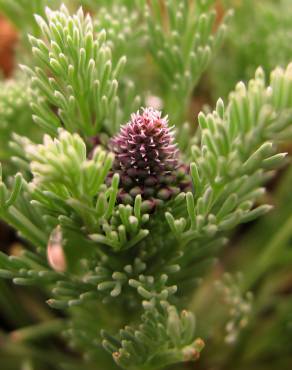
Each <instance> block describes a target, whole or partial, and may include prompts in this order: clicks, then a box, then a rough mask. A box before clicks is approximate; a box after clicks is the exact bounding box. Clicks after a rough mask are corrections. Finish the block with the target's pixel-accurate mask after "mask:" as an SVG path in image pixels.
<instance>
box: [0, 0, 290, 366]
mask: <svg viewBox="0 0 292 370" xmlns="http://www.w3.org/2000/svg"><path fill="white" fill-rule="evenodd" d="M213 3H214V2H213V1H212V0H211V1H197V2H195V1H184V2H181V1H167V2H159V1H156V0H153V1H151V2H145V1H137V2H129V1H119V2H118V3H116V2H115V3H114V2H111V1H110V2H103V1H101V2H99V3H98V4H96V3H95V2H92V1H87V2H86V4H87V6H88V7H89V8H90V9H92V11H96V14H92V15H89V14H87V13H84V11H83V10H82V9H81V8H80V9H79V10H78V11H77V12H76V13H75V14H74V15H71V13H70V12H69V10H68V9H67V8H66V7H65V5H62V6H61V8H60V10H57V11H53V10H51V9H49V8H46V11H45V12H44V11H43V8H42V11H41V12H40V14H41V15H36V16H35V18H36V21H37V24H38V30H39V31H37V32H36V33H35V34H34V36H32V35H31V36H30V37H29V40H30V43H31V46H32V60H31V62H30V63H29V66H22V70H23V72H25V73H26V74H27V75H28V77H29V81H30V87H28V83H27V80H15V81H14V82H4V83H1V84H2V85H1V86H3V88H1V92H0V94H1V96H0V98H1V99H0V127H1V130H3V132H6V135H7V136H6V137H7V138H9V139H11V142H10V145H9V148H10V149H9V150H10V151H11V153H12V154H13V156H12V158H11V159H12V161H13V163H14V165H16V166H17V168H18V170H19V172H18V173H17V174H16V175H15V176H14V177H7V179H4V177H3V178H2V176H1V179H0V217H1V219H2V220H4V221H5V222H6V223H8V224H9V225H11V226H12V227H14V228H15V229H16V230H17V232H18V234H19V236H20V238H21V239H22V240H24V241H25V242H24V243H26V245H25V248H23V249H22V251H21V252H20V253H18V254H16V255H15V254H14V255H13V254H12V255H9V254H8V253H7V254H6V253H3V252H1V253H0V276H1V277H3V278H5V279H8V280H12V281H13V282H14V283H15V284H16V285H21V286H30V285H37V286H38V287H39V288H40V289H41V290H42V291H43V292H44V294H45V295H46V297H47V298H48V299H47V303H48V305H49V306H50V307H51V308H53V309H59V310H62V311H63V313H64V314H65V317H64V318H62V319H61V320H60V321H61V322H62V325H59V321H57V324H56V326H54V325H53V328H54V329H51V331H50V330H49V329H48V325H47V326H46V325H45V326H42V325H41V326H40V327H37V328H36V329H35V331H34V330H33V329H32V328H28V329H23V330H26V331H21V332H20V333H18V334H19V335H20V337H21V336H23V337H24V338H25V337H26V338H30V340H31V339H32V338H38V335H40V336H42V335H44V333H47V334H48V335H49V333H51V332H57V333H58V332H60V331H62V332H63V335H64V338H65V339H66V340H67V342H68V343H69V345H70V346H71V347H72V348H74V350H75V351H80V352H82V353H84V354H85V356H86V358H87V359H88V361H90V359H91V362H89V365H88V366H89V367H88V368H89V369H96V368H97V366H98V367H100V366H103V367H104V368H107V369H111V368H113V369H114V368H116V367H115V366H116V365H115V364H117V365H118V366H120V367H122V368H124V369H133V370H138V369H141V370H143V369H145V370H151V369H153V370H154V369H159V368H163V367H169V366H171V365H173V364H175V363H178V362H188V361H195V360H197V359H198V357H199V354H200V352H201V350H202V349H203V346H204V342H203V340H202V339H199V338H198V337H201V336H202V337H203V338H204V341H205V339H206V340H207V341H208V340H209V339H210V341H209V342H211V343H212V340H213V341H214V342H215V343H216V339H217V338H216V334H214V332H216V327H219V328H220V330H221V332H222V326H223V325H222V323H225V322H226V321H227V322H229V324H228V327H227V328H226V329H227V337H226V338H225V339H226V341H227V342H229V343H231V342H233V345H234V347H233V348H234V353H232V349H231V350H230V352H231V355H230V357H229V359H231V360H232V359H234V358H236V348H237V347H236V345H237V341H238V340H239V338H241V337H243V338H244V335H247V334H246V331H247V330H248V328H249V327H252V325H254V322H255V321H256V320H255V318H256V315H257V312H258V311H257V310H256V305H257V304H258V301H257V297H255V303H254V302H253V305H255V308H254V306H253V309H251V295H250V293H248V292H249V291H250V290H251V288H253V287H254V285H255V284H256V283H258V281H259V280H260V279H262V276H263V274H264V273H265V272H266V269H267V268H268V269H271V268H272V267H273V266H274V262H275V261H277V264H280V260H278V259H276V258H275V255H276V254H277V251H278V250H279V249H278V248H284V246H286V244H287V238H289V236H290V234H291V231H290V229H291V227H290V226H291V224H290V223H291V220H290V219H288V221H287V222H286V223H285V224H284V226H285V227H284V229H283V230H282V229H281V230H280V233H279V235H278V234H276V236H275V238H276V239H275V240H274V239H272V241H271V243H270V244H267V249H266V251H265V253H263V254H262V256H261V258H258V259H257V262H256V263H255V264H254V266H255V268H254V271H252V272H251V273H250V274H249V273H247V274H246V275H247V279H246V281H245V280H244V279H243V280H238V279H235V278H232V277H231V275H227V276H229V277H225V278H224V279H223V283H222V287H223V288H222V296H224V295H225V300H226V302H225V303H227V305H228V306H229V308H231V317H230V316H228V314H226V313H225V314H222V317H220V319H221V321H220V323H219V325H218V326H216V325H215V326H216V327H215V329H213V328H211V329H210V326H212V325H210V324H209V326H208V325H206V327H204V325H203V324H202V323H203V322H204V320H205V317H206V319H208V318H210V317H211V316H212V314H213V312H214V311H216V313H217V309H214V310H211V309H210V307H207V309H206V308H205V310H204V311H205V312H203V314H204V315H205V316H204V315H202V317H199V319H198V320H197V321H198V327H196V325H195V319H194V315H193V314H192V312H191V311H187V310H184V307H185V306H190V300H191V297H192V295H194V296H195V297H198V300H199V301H200V299H201V298H203V299H202V302H204V297H202V296H200V295H199V293H200V291H201V290H200V289H202V291H203V292H204V288H200V289H197V287H198V286H199V284H200V282H201V281H202V278H203V277H204V276H205V274H206V273H207V271H208V268H209V267H210V266H211V265H212V264H213V263H214V259H215V258H216V257H217V256H218V253H219V250H220V249H221V248H222V247H223V246H224V245H225V244H226V242H227V240H228V238H229V236H230V234H231V232H232V230H234V229H235V227H236V226H238V225H239V224H242V223H247V222H250V221H252V220H254V219H256V218H258V217H259V216H262V215H264V214H265V213H266V212H268V211H269V210H270V209H271V206H270V205H268V204H266V203H267V199H265V198H264V197H263V195H264V193H265V188H264V186H265V184H266V182H267V181H268V180H269V179H271V178H272V176H273V174H274V170H276V169H278V168H280V167H281V166H283V165H284V164H285V163H287V159H286V158H285V157H286V153H281V142H283V141H284V140H287V139H290V138H291V134H292V131H291V117H292V114H291V112H292V99H291V97H292V65H291V64H290V65H288V66H287V67H286V68H285V69H284V68H280V67H278V68H275V69H274V70H273V72H272V73H271V76H270V79H269V81H266V77H265V73H264V71H263V69H262V68H258V69H257V71H256V73H255V77H254V78H253V79H251V80H250V81H249V82H248V83H246V84H244V83H243V82H240V83H238V84H237V85H236V87H235V90H234V91H233V92H231V93H230V95H229V98H228V100H227V101H226V103H224V102H223V100H222V99H219V100H218V101H217V104H216V107H215V109H214V110H213V111H211V110H210V109H205V110H204V112H201V113H200V114H199V117H198V122H199V128H198V130H197V132H196V133H195V134H194V135H193V137H192V138H191V137H190V132H191V129H190V128H189V127H188V126H187V125H186V124H183V120H184V119H185V116H186V110H187V105H188V102H189V99H190V96H191V94H192V91H193V89H194V87H195V85H196V84H197V82H198V80H199V78H200V76H201V75H202V73H203V71H205V69H206V68H207V65H208V63H209V61H210V59H211V56H212V54H213V53H214V52H215V51H216V50H217V48H218V46H219V45H220V44H221V42H222V38H223V36H224V34H225V31H226V19H225V20H223V22H222V23H221V25H219V26H216V27H215V26H214V21H215V13H214V10H213V6H214V4H213ZM6 4H7V6H8V7H9V4H10V2H7V3H6ZM11 4H12V3H11ZM23 4H24V2H23V3H22V2H21V3H19V6H22V7H23V6H24V5H23ZM32 4H34V3H32ZM41 5H42V4H41ZM74 5H75V3H74ZM11 9H13V8H11ZM108 11H110V14H108ZM28 12H31V10H28ZM7 13H8V11H7ZM44 14H46V15H44ZM227 18H228V16H227ZM25 23H26V24H28V23H29V21H28V20H25ZM20 27H22V25H21V24H20ZM144 35H145V37H144ZM148 52H150V54H151V58H152V59H151V58H149V57H150V55H148ZM126 59H127V60H128V64H127V65H126V64H125V63H126ZM152 60H153V61H154V63H155V65H156V69H155V68H153V66H152V65H151V61H152ZM148 64H149V66H148ZM124 67H125V68H124ZM142 67H143V68H145V74H144V73H143V75H144V76H143V78H142V77H141V78H140V75H141V71H140V69H141V68H142ZM145 76H146V77H145ZM148 79H149V81H148ZM147 90H148V91H147ZM148 92H150V94H152V93H153V92H154V93H155V94H156V93H158V94H159V97H156V98H157V99H158V101H161V102H162V104H163V105H164V108H165V110H166V112H167V113H169V114H170V122H171V123H175V128H174V129H175V130H176V131H177V136H178V144H179V147H180V149H181V150H182V153H179V151H178V153H177V154H178V155H179V156H180V157H179V161H181V162H182V163H183V165H184V166H185V167H184V171H185V172H187V174H188V176H190V178H191V187H190V186H189V189H192V191H188V192H184V191H181V192H180V191H179V190H180V189H178V193H177V194H176V195H175V196H172V197H170V199H168V200H161V202H159V204H158V205H157V206H156V207H155V208H153V207H150V203H151V201H150V200H149V199H144V198H143V193H142V192H141V194H138V195H136V196H135V197H134V198H133V204H131V205H130V204H123V203H122V201H121V200H120V199H119V192H120V191H122V190H123V189H122V188H121V184H120V177H121V176H123V173H122V172H121V171H120V172H118V171H117V170H116V167H115V165H114V155H113V153H112V152H111V149H110V139H111V137H112V136H113V135H114V134H115V133H116V132H117V131H118V129H119V126H120V125H121V124H123V123H125V121H126V120H128V119H129V115H130V113H131V112H132V111H134V110H135V109H136V108H138V106H139V104H140V101H141V99H142V100H143V99H145V100H146V97H147V94H148ZM138 94H139V96H141V98H140V97H139V96H138ZM152 98H153V97H152ZM160 99H161V100H160ZM154 100H155V99H154ZM152 101H153V100H152ZM31 110H32V112H31ZM31 117H33V120H34V121H35V122H36V123H37V124H38V125H39V126H40V129H41V130H42V133H43V134H44V135H43V139H42V143H41V144H40V143H39V141H38V140H37V137H36V136H35V135H29V132H28V130H29V128H30V122H31ZM144 124H147V122H146V123H145V122H144ZM11 126H13V131H15V132H16V133H14V134H11ZM14 126H15V127H14ZM150 131H151V130H150ZM24 133H25V134H26V136H29V137H26V136H24ZM131 135H132V136H133V135H135V133H133V132H131V131H130V130H129V142H127V148H129V151H133V153H132V152H131V154H133V155H134V158H136V157H135V154H137V153H135V152H134V151H135V148H133V147H132V146H131V145H132V144H133V142H135V140H137V137H138V135H137V137H135V140H132V141H131ZM139 135H140V136H139V137H141V138H143V137H144V136H145V135H146V134H145V133H144V132H142V133H141V132H139ZM143 135H144V136H143ZM165 135H168V133H165ZM149 139H150V140H149V142H150V145H151V139H152V140H153V138H152V137H151V136H150V138H149ZM160 139H161V137H160V136H159V130H157V137H156V140H160ZM6 140H8V139H6ZM162 144H163V143H162ZM143 148H144V147H143V146H142V145H141V153H142V154H143ZM144 149H145V148H144ZM164 149H165V151H164V153H166V154H167V153H168V152H167V150H170V149H171V150H172V151H173V150H176V146H173V147H171V148H164ZM7 150H8V149H5V151H6V152H5V153H6V154H7V153H9V152H8V151H7ZM162 152H163V151H162ZM141 153H138V154H137V158H138V159H139V155H140V154H141ZM142 154H141V155H142ZM156 159H157V158H156ZM164 159H165V158H164V157H163V156H162V158H159V161H160V162H161V163H162V164H163V160H164ZM137 163H138V161H137ZM127 165H128V166H126V168H125V171H130V170H131V169H132V168H131V167H132V166H133V163H129V164H127ZM139 169H140V168H139ZM136 170H137V168H136ZM141 176H142V175H141ZM152 180H153V178H152ZM154 180H155V178H154ZM154 180H153V181H154ZM160 180H161V181H164V180H165V179H164V178H162V179H159V181H160ZM168 185H169V184H168V183H167V181H166V182H165V186H166V188H167V186H168ZM187 185H190V184H189V183H188V184H187ZM181 188H182V189H184V187H181ZM287 214H288V211H287ZM279 245H280V246H281V247H279ZM290 254H291V253H290ZM290 254H289V253H288V252H287V254H286V256H287V258H290V260H291V256H290ZM275 263H276V262H275ZM196 294H198V296H196ZM290 303H291V302H290ZM290 303H289V304H283V311H281V314H280V315H279V320H283V322H286V320H287V312H288V310H289V307H290ZM202 305H203V304H202ZM194 307H195V310H196V309H197V307H198V310H199V309H200V305H198V306H196V305H194ZM191 309H192V307H191ZM208 311H212V312H208ZM218 311H220V309H218ZM220 315H221V313H219V314H218V317H219V316H220ZM226 316H227V317H226ZM206 321H207V320H206ZM195 329H196V330H195ZM207 329H209V331H208V330H207ZM270 330H271V331H273V329H270ZM223 331H224V330H223ZM40 333H41V334H40ZM201 333H203V335H201ZM224 335H225V333H223V336H222V335H221V337H220V338H219V340H218V342H220V344H221V342H223V340H222V339H223V337H224ZM34 336H35V337H34ZM207 344H208V343H207ZM211 346H212V344H211ZM102 348H104V349H106V350H107V351H108V352H109V353H110V354H111V355H112V358H113V360H114V362H113V361H112V362H109V358H108V357H106V355H104V354H103V352H102ZM211 348H212V347H211ZM215 348H216V344H215ZM263 348H264V345H263ZM266 348H269V344H266ZM50 350H51V349H50ZM262 350H263V349H258V353H261V351H262ZM223 352H224V351H223ZM226 352H227V351H226ZM21 353H22V352H21ZM24 353H26V351H25V350H24ZM220 355H222V354H221V353H220ZM222 356H223V355H222ZM28 357H29V358H34V354H32V355H31V356H28ZM210 357H212V356H210ZM25 360H26V361H27V359H26V358H25ZM215 362H216V361H215ZM222 362H223V363H224V360H223V361H222ZM231 362H232V361H231ZM26 363H27V362H26ZM48 363H50V362H48ZM60 363H62V364H64V366H63V365H60V366H62V367H61V368H62V369H63V368H64V369H70V370H71V369H72V370H73V369H75V368H78V367H79V368H80V364H76V366H75V367H74V364H72V361H71V362H70V361H67V358H66V359H65V360H64V359H63V358H62V361H61V360H60ZM96 363H98V365H96ZM100 363H101V365H100ZM114 363H115V364H114ZM50 364H51V363H50ZM226 364H227V367H226V368H228V362H226ZM58 366H59V365H58ZM81 366H83V364H82V365H81ZM84 366H87V365H84ZM214 367H216V366H214Z"/></svg>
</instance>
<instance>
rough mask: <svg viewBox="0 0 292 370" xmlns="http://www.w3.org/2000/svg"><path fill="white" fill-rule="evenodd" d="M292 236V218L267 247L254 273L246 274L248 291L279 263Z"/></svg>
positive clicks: (255, 266) (254, 268)
mask: <svg viewBox="0 0 292 370" xmlns="http://www.w3.org/2000/svg"><path fill="white" fill-rule="evenodd" d="M291 235H292V216H291V217H290V218H288V219H287V221H286V222H285V223H284V225H283V226H282V227H281V228H280V230H279V231H278V232H277V233H276V234H275V235H274V237H273V238H272V240H271V241H270V243H269V244H268V245H267V247H266V248H265V250H264V251H263V253H262V254H261V255H260V256H259V259H258V260H257V262H256V263H255V265H254V267H253V269H252V271H251V272H250V273H248V274H246V278H247V281H246V284H245V288H246V290H250V289H251V288H252V287H253V286H254V285H255V284H256V283H257V282H258V281H259V280H260V279H261V277H262V276H263V275H264V274H265V273H266V272H267V271H268V270H269V269H270V268H271V267H272V266H273V265H275V264H276V263H277V261H278V256H281V253H280V250H281V248H283V246H285V245H286V243H287V241H288V239H289V238H290V236H291Z"/></svg>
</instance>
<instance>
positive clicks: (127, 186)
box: [110, 108, 190, 206]
mask: <svg viewBox="0 0 292 370" xmlns="http://www.w3.org/2000/svg"><path fill="white" fill-rule="evenodd" d="M110 148H111V150H112V151H113V152H114V154H115V161H114V165H113V173H119V174H120V185H121V190H120V193H119V199H120V201H121V202H123V203H132V201H133V199H134V197H135V196H136V195H138V194H141V196H142V198H143V199H144V200H145V199H147V200H149V201H150V203H149V204H152V206H156V205H157V204H158V203H160V202H161V201H163V200H168V199H170V198H171V197H172V195H174V194H177V193H179V192H180V191H184V188H186V186H189V185H190V183H189V181H188V180H187V181H185V180H186V175H187V169H186V168H185V167H184V166H183V165H181V164H180V163H179V151H178V149H177V146H176V144H175V139H174V133H173V131H172V129H171V128H169V127H168V119H167V117H162V116H161V112H160V111H157V110H155V109H153V108H143V109H142V111H141V112H140V111H138V112H137V113H133V114H132V115H131V120H130V122H128V123H127V124H126V125H124V126H123V127H122V128H121V130H120V132H119V134H118V135H116V136H115V137H114V138H113V139H112V140H111V141H110Z"/></svg>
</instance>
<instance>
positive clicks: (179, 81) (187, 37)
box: [145, 0, 230, 124]
mask: <svg viewBox="0 0 292 370" xmlns="http://www.w3.org/2000/svg"><path fill="white" fill-rule="evenodd" d="M212 2H213V1H209V2H208V3H212ZM208 3H207V2H204V1H202V2H196V1H189V2H187V1H181V2H179V1H166V2H165V6H162V4H161V3H160V2H159V1H158V0H155V1H152V2H151V6H149V7H148V6H147V7H146V14H145V17H146V20H147V34H148V39H149V48H150V51H151V54H152V57H153V59H154V61H155V62H156V64H157V66H158V69H159V73H158V76H159V78H162V83H160V86H161V87H162V92H161V94H162V95H163V97H164V99H165V107H164V108H165V110H166V112H168V113H169V115H170V117H171V119H173V120H174V121H175V123H177V124H179V122H180V121H181V120H182V119H184V114H185V110H186V106H187V104H188V103H189V98H190V95H191V93H192V91H193V89H194V87H195V86H196V84H197V83H198V80H199V78H200V76H201V75H202V73H203V72H204V70H205V69H206V68H207V66H208V63H209V61H210V59H211V56H212V54H213V53H214V52H215V51H216V50H217V49H218V47H219V46H220V45H221V43H222V40H223V38H224V34H225V32H226V21H227V19H228V18H229V16H230V14H228V15H227V17H226V19H225V20H224V21H223V22H222V24H221V25H220V26H219V27H218V29H217V30H216V32H215V33H213V29H214V21H215V17H216V12H215V11H214V9H211V10H210V9H209V6H210V4H208ZM164 13H165V14H164ZM178 97H179V99H177V98H178Z"/></svg>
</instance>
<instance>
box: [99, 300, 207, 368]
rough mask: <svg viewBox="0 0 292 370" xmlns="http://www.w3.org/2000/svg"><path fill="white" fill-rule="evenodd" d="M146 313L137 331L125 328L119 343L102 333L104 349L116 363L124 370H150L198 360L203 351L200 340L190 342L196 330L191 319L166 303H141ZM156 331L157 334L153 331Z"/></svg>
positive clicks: (188, 315)
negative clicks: (111, 354) (111, 355)
mask: <svg viewBox="0 0 292 370" xmlns="http://www.w3.org/2000/svg"><path fill="white" fill-rule="evenodd" d="M144 306H145V313H144V314H143V315H142V324H141V325H140V326H139V328H138V329H137V330H135V329H133V328H132V327H125V329H121V330H120V335H119V340H117V339H116V338H113V337H112V336H110V335H109V334H107V333H105V332H104V333H102V334H103V337H104V338H105V339H104V340H103V346H104V347H105V349H107V350H108V351H109V352H110V353H113V358H114V360H115V362H116V363H117V364H118V365H119V366H121V367H123V368H124V369H141V370H142V369H152V368H153V366H155V367H164V366H166V365H168V364H172V363H174V362H182V361H190V360H194V359H197V358H198V357H199V355H200V352H201V350H202V349H203V347H204V342H203V341H202V340H201V339H196V340H195V341H194V342H191V341H192V338H193V332H194V328H195V321H194V317H193V315H192V314H191V313H190V312H188V311H182V312H181V314H180V315H179V314H178V312H177V309H176V308H175V307H174V306H171V305H169V304H168V303H167V302H165V301H161V302H160V303H159V304H154V303H150V302H144ZM154 328H157V330H156V332H155V331H153V329H154Z"/></svg>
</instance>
